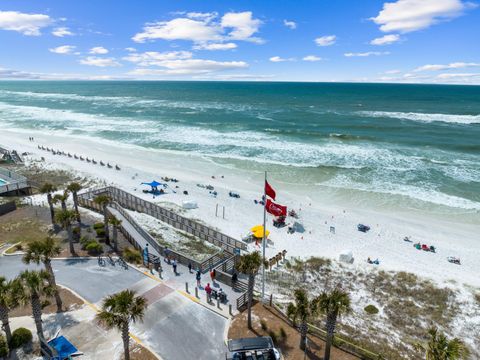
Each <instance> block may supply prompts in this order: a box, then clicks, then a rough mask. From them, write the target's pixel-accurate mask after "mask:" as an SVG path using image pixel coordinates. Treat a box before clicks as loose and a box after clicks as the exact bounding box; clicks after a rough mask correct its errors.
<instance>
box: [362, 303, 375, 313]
mask: <svg viewBox="0 0 480 360" xmlns="http://www.w3.org/2000/svg"><path fill="white" fill-rule="evenodd" d="M364 310H365V312H366V313H367V314H370V315H375V314H378V309H377V307H376V306H375V305H372V304H370V305H367V306H365V309H364Z"/></svg>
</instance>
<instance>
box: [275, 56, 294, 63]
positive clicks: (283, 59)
mask: <svg viewBox="0 0 480 360" xmlns="http://www.w3.org/2000/svg"><path fill="white" fill-rule="evenodd" d="M269 60H270V61H271V62H284V61H295V58H281V57H280V56H272V57H271V58H270V59H269Z"/></svg>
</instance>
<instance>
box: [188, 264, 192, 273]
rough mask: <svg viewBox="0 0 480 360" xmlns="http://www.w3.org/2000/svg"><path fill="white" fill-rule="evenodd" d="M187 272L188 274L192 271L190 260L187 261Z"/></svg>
mask: <svg viewBox="0 0 480 360" xmlns="http://www.w3.org/2000/svg"><path fill="white" fill-rule="evenodd" d="M188 273H189V274H191V273H192V262H191V261H189V262H188Z"/></svg>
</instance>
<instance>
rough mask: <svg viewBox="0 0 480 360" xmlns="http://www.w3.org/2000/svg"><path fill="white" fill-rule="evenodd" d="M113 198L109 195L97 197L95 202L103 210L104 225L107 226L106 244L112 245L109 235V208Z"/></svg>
mask: <svg viewBox="0 0 480 360" xmlns="http://www.w3.org/2000/svg"><path fill="white" fill-rule="evenodd" d="M110 201H111V198H110V196H108V195H97V196H96V197H95V199H93V202H94V203H95V204H97V205H99V206H101V208H102V209H103V223H104V224H105V244H107V245H110V234H109V233H108V213H107V206H108V204H110Z"/></svg>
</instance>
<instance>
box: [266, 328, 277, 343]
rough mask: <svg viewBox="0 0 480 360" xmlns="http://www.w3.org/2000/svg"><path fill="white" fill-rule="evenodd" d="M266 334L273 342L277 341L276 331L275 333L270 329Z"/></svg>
mask: <svg viewBox="0 0 480 360" xmlns="http://www.w3.org/2000/svg"><path fill="white" fill-rule="evenodd" d="M268 335H269V336H270V337H271V338H272V340H273V343H276V342H277V340H278V335H277V333H276V332H275V331H273V330H270V331H269V332H268Z"/></svg>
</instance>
